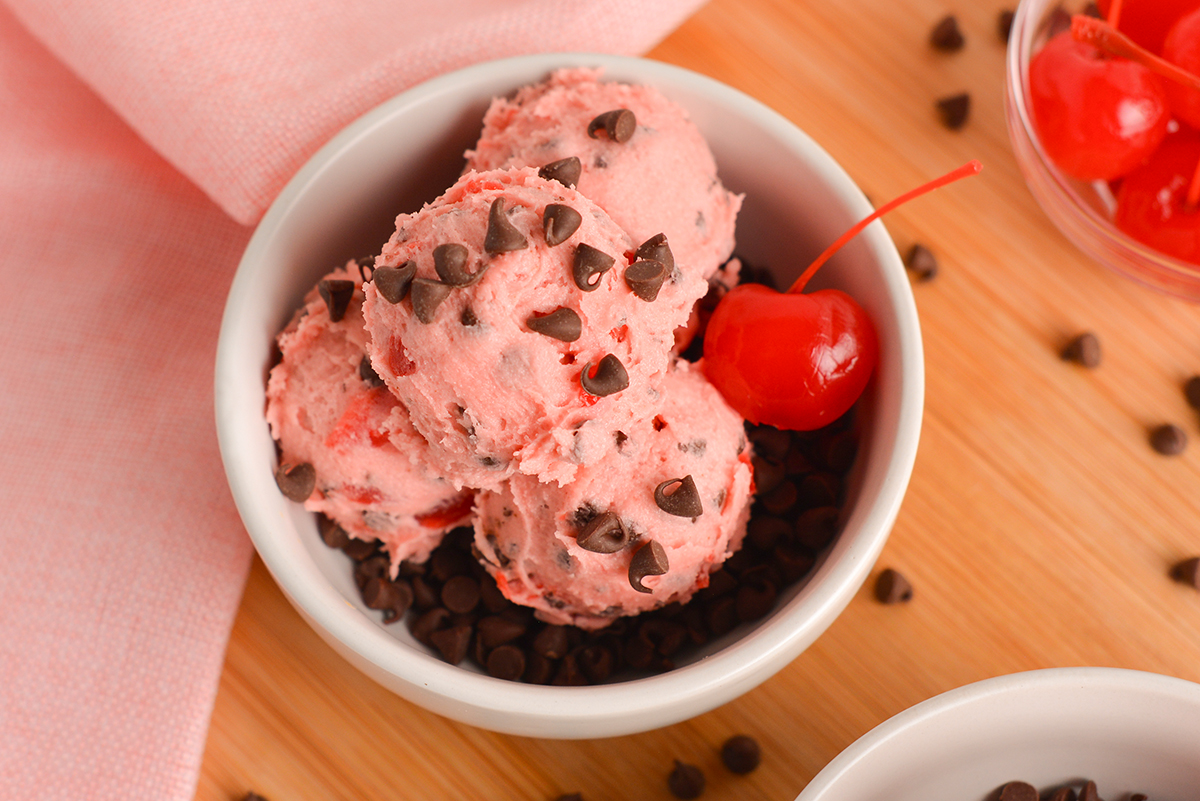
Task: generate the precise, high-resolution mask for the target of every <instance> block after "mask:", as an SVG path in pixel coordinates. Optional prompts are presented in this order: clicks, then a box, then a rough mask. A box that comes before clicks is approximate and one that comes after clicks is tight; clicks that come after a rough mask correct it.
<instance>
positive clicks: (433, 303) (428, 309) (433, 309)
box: [412, 278, 454, 325]
mask: <svg viewBox="0 0 1200 801" xmlns="http://www.w3.org/2000/svg"><path fill="white" fill-rule="evenodd" d="M453 288H454V287H452V286H450V285H449V284H443V283H442V282H441V281H432V280H430V279H428V278H414V279H413V282H412V306H413V314H415V315H416V316H417V319H418V320H420V321H421V322H423V323H425V324H427V325H428V324H429V323H432V322H433V320H434V318H435V317H436V316H437V310H438V306H441V305H442V301H443V300H445V299H446V298H447V297H449V296H450V290H452V289H453Z"/></svg>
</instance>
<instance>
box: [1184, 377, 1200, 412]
mask: <svg viewBox="0 0 1200 801" xmlns="http://www.w3.org/2000/svg"><path fill="white" fill-rule="evenodd" d="M1183 397H1184V398H1186V399H1187V402H1188V406H1191V407H1192V408H1193V409H1200V375H1194V376H1192V377H1191V378H1189V379H1188V380H1187V381H1186V382H1185V383H1184V385H1183Z"/></svg>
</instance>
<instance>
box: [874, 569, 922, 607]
mask: <svg viewBox="0 0 1200 801" xmlns="http://www.w3.org/2000/svg"><path fill="white" fill-rule="evenodd" d="M875 597H876V598H878V599H879V601H880V602H881V603H885V604H898V603H908V602H909V601H911V600H912V597H913V588H912V585H911V584H909V583H908V579H906V578H905V577H904V576H902V575H901V574H900V573H899V572H897V571H895V570H893V569H892V568H890V567H889V568H886V569H885V570H884V571H883V572H882V573H880V574H879V578H877V579H876V580H875Z"/></svg>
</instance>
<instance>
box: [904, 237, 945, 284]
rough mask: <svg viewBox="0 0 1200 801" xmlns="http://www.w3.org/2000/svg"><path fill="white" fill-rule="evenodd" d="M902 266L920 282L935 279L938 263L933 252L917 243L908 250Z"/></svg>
mask: <svg viewBox="0 0 1200 801" xmlns="http://www.w3.org/2000/svg"><path fill="white" fill-rule="evenodd" d="M904 266H905V267H907V268H908V269H909V271H910V272H911V273H912V274H913V275H914V276H916V278H917V279H919V280H921V281H931V280H933V279H934V278H936V277H937V272H938V262H937V257H936V256H934V255H933V251H931V250H930V249H929V248H927V247H925V246H924V245H922V244H920V243H918V244H915V245H913V246H912V247H911V248H909V249H908V254H907V255H906V256H905V257H904Z"/></svg>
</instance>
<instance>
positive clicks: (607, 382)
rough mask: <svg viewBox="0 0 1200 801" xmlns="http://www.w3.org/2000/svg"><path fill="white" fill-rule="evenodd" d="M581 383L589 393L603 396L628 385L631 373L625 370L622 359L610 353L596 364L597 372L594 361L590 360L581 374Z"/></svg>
mask: <svg viewBox="0 0 1200 801" xmlns="http://www.w3.org/2000/svg"><path fill="white" fill-rule="evenodd" d="M579 383H580V384H582V385H583V389H584V391H586V392H587V393H588V394H589V395H595V396H597V397H600V398H603V397H606V396H608V395H613V394H616V393H617V392H620V391H621V390H623V389H625V388H626V387H628V386H629V373H627V372H625V365H623V364H621V360H620V359H618V358H617V357H616V356H614V355H612V354H611V353H609V354H607V355H606V356H604V358H602V359H601V360H600V361H599V363H598V364H597V365H596V369H595V372H593V371H592V363H591V362H588V363H587V365H585V366H584V368H583V372H581V373H580V374H579Z"/></svg>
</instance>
